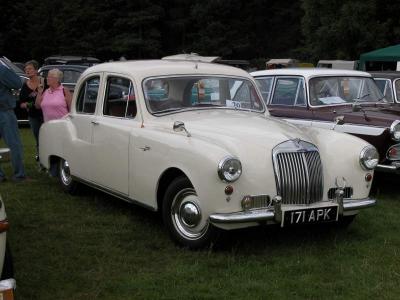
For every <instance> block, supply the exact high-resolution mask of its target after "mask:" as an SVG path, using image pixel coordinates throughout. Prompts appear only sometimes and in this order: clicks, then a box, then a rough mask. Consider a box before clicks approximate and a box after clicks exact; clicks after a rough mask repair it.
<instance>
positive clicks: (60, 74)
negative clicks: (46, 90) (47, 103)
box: [47, 69, 63, 82]
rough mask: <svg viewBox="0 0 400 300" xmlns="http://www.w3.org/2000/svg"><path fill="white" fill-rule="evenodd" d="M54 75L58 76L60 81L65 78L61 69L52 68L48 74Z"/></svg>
mask: <svg viewBox="0 0 400 300" xmlns="http://www.w3.org/2000/svg"><path fill="white" fill-rule="evenodd" d="M50 74H51V75H52V76H54V77H56V78H57V79H58V82H61V80H62V78H63V72H62V71H60V69H51V70H50V71H49V72H48V73H47V75H50Z"/></svg>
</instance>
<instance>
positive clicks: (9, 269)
mask: <svg viewBox="0 0 400 300" xmlns="http://www.w3.org/2000/svg"><path fill="white" fill-rule="evenodd" d="M9 278H14V264H13V258H12V254H11V250H10V246H9V245H8V242H6V252H5V254H4V263H3V270H2V271H1V280H4V279H9Z"/></svg>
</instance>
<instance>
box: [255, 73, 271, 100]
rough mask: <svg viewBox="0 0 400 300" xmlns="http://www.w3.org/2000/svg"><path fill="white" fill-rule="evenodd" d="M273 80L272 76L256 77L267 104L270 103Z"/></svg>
mask: <svg viewBox="0 0 400 300" xmlns="http://www.w3.org/2000/svg"><path fill="white" fill-rule="evenodd" d="M272 81H273V78H272V77H263V78H257V79H256V83H257V86H258V88H259V89H260V91H261V94H262V97H263V100H264V102H265V104H267V103H268V99H269V95H270V94H271V89H272Z"/></svg>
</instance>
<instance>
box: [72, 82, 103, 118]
mask: <svg viewBox="0 0 400 300" xmlns="http://www.w3.org/2000/svg"><path fill="white" fill-rule="evenodd" d="M99 83H100V77H99V76H95V77H92V78H89V79H87V80H86V81H85V82H84V83H83V84H82V85H81V88H80V90H79V93H78V99H77V101H76V111H77V112H78V113H85V114H94V112H95V110H96V101H97V95H98V92H99Z"/></svg>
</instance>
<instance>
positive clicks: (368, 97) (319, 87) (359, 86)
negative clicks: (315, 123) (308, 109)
mask: <svg viewBox="0 0 400 300" xmlns="http://www.w3.org/2000/svg"><path fill="white" fill-rule="evenodd" d="M382 98H383V95H382V93H381V92H380V91H379V89H378V87H377V86H376V84H375V82H374V81H373V79H372V78H369V77H347V76H346V77H345V76H337V77H317V78H312V79H310V102H311V105H332V104H347V103H354V102H361V103H362V102H374V103H375V102H377V101H379V100H381V99H382Z"/></svg>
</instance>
